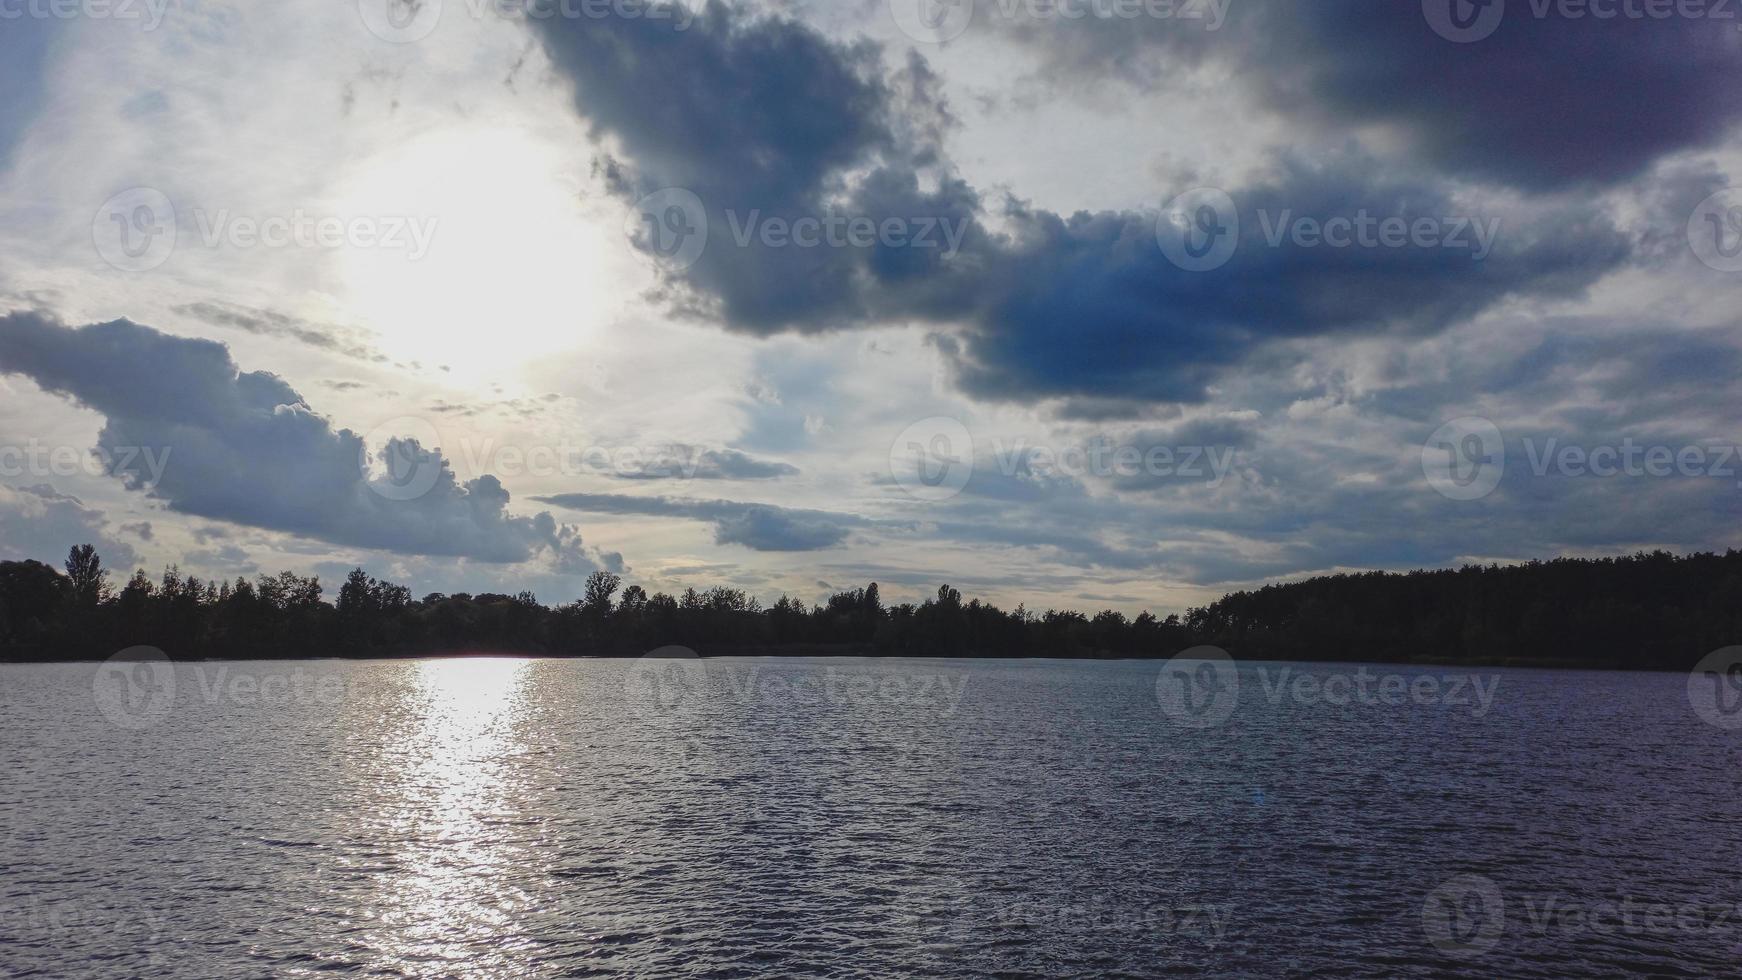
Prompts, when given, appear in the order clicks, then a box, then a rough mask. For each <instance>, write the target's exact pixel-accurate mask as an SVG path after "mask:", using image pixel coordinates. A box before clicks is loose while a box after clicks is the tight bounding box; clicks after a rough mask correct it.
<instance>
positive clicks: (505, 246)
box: [339, 129, 632, 380]
mask: <svg viewBox="0 0 1742 980" xmlns="http://www.w3.org/2000/svg"><path fill="white" fill-rule="evenodd" d="M339 198H340V203H339V207H340V208H342V209H343V210H342V211H341V212H340V213H343V214H346V215H348V216H351V217H358V216H363V217H367V218H369V219H372V220H376V221H381V222H383V223H382V224H381V227H383V228H388V227H391V222H393V221H399V220H401V219H403V220H404V221H405V223H406V230H405V231H404V232H403V236H402V237H403V243H402V245H401V247H375V248H369V247H358V246H357V245H355V244H353V245H351V246H350V247H348V248H347V249H346V250H345V253H344V256H345V257H344V260H343V262H342V265H341V268H342V273H341V281H342V283H343V288H344V289H345V294H344V296H343V300H344V302H345V303H346V304H347V307H348V309H349V310H350V312H351V313H352V315H353V316H354V317H355V318H356V320H357V322H359V323H360V324H362V325H364V326H367V327H369V328H371V329H373V330H375V331H376V332H377V333H379V334H380V336H381V343H382V345H383V347H384V348H385V349H386V352H387V353H388V355H389V356H391V357H393V358H395V359H397V360H401V361H406V362H410V361H418V362H420V363H422V364H424V365H425V366H426V367H440V366H447V367H449V368H450V369H451V371H452V373H453V374H454V375H455V376H456V377H457V378H458V379H466V380H484V379H486V378H489V379H494V378H496V377H498V376H500V374H501V373H502V372H504V371H505V370H507V369H509V368H511V367H513V366H514V365H518V364H521V363H524V362H526V361H528V360H531V359H533V358H537V357H540V356H543V355H548V354H551V353H554V352H556V351H560V350H566V349H571V348H573V347H576V346H579V345H582V344H584V343H585V342H586V341H587V340H588V338H589V337H590V336H591V335H592V334H593V333H594V332H595V331H597V330H598V329H599V327H600V326H601V325H602V324H603V323H604V322H605V321H606V320H607V319H608V318H609V317H610V316H611V315H612V313H613V311H615V310H616V308H617V307H618V306H619V305H620V304H621V302H622V301H623V299H624V298H625V297H624V295H623V290H622V285H621V284H623V283H624V282H625V277H626V275H627V274H632V273H626V271H625V270H622V269H619V268H617V266H619V265H621V264H622V263H623V261H624V257H623V254H622V253H624V252H627V248H626V247H622V248H618V247H616V246H622V245H623V243H622V242H621V241H615V242H614V241H612V240H611V237H610V235H611V233H612V232H615V233H616V235H617V237H618V238H619V239H620V238H621V235H622V231H621V226H620V223H619V225H618V226H617V227H615V228H613V227H611V225H610V223H609V222H607V221H604V220H601V218H600V216H599V215H589V214H588V213H587V212H586V210H585V208H584V207H583V202H582V199H581V193H580V187H579V185H578V183H576V182H575V181H574V180H572V179H565V176H564V171H563V167H562V165H561V163H560V162H559V157H558V154H556V153H555V152H553V151H552V150H551V148H549V147H547V146H543V145H540V144H539V143H537V142H535V141H534V140H532V139H531V138H529V137H528V136H527V135H525V134H522V133H519V132H516V131H513V130H506V129H463V130H449V131H444V132H441V133H437V134H432V135H430V136H427V137H424V138H422V139H419V140H416V141H413V142H412V143H410V144H408V145H406V146H404V147H402V148H399V149H396V150H393V151H391V152H389V153H385V154H382V155H380V156H377V157H375V158H372V159H370V160H367V161H365V162H363V163H362V164H361V165H360V166H359V167H358V169H357V170H356V172H355V173H354V174H353V175H352V176H351V177H350V178H349V179H348V180H346V181H345V182H344V184H343V186H342V189H341V192H340V195H339ZM420 227H421V228H422V229H423V232H424V234H425V236H426V237H425V241H427V250H425V251H424V253H423V254H421V255H419V254H417V252H418V249H417V247H416V245H415V244H414V243H415V241H416V238H415V235H414V232H415V231H416V230H417V229H418V228H420Z"/></svg>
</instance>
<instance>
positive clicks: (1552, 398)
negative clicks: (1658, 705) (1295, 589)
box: [0, 0, 1742, 614]
mask: <svg viewBox="0 0 1742 980" xmlns="http://www.w3.org/2000/svg"><path fill="white" fill-rule="evenodd" d="M1739 68H1742V12H1738V11H1737V10H1736V9H1735V8H1733V7H1731V6H1729V5H1723V4H1717V3H1711V4H1707V3H1701V2H1698V0H1675V2H1663V0H1593V2H1590V3H1576V2H1570V0H1488V2H1485V3H1473V2H1471V0H1421V2H1417V0H1396V2H1388V3H1385V4H1374V3H1371V2H1360V0H1317V2H1314V3H1310V4H1307V3H1298V2H1295V0H1063V2H1061V3H1057V4H1055V3H1051V2H1048V0H833V2H828V3H824V2H820V0H819V2H813V0H779V2H776V0H763V2H746V3H742V4H725V3H719V2H715V3H708V4H701V3H688V4H666V3H649V2H637V0H535V2H530V3H522V2H520V0H416V2H415V3H410V4H408V3H406V2H405V0H323V2H319V3H316V2H313V0H295V2H285V3H276V4H257V3H241V2H237V3H223V2H204V0H0V83H3V84H4V90H5V92H6V93H7V96H6V98H5V99H4V101H3V102H0V558H9V559H10V558H35V559H38V560H44V561H50V562H55V563H58V561H59V560H60V559H61V558H63V557H64V556H65V553H66V551H67V549H68V548H69V547H70V546H71V545H74V544H79V543H84V542H91V543H94V544H96V545H97V546H98V549H99V551H100V552H101V553H102V554H103V555H104V557H105V558H106V560H107V563H108V565H109V566H110V567H112V568H115V569H117V570H118V571H120V572H122V573H123V574H124V573H125V572H126V571H128V570H130V569H131V568H133V567H144V568H147V569H149V570H151V571H152V573H153V574H156V573H157V572H158V571H159V570H161V569H162V568H163V567H165V566H168V565H172V564H174V565H178V566H179V567H180V568H181V570H182V571H183V572H184V573H192V574H196V575H199V576H201V577H221V578H234V577H236V576H239V575H243V576H250V577H252V576H253V575H256V574H259V573H266V572H276V571H278V570H281V569H290V570H293V571H297V572H299V573H302V574H318V575H320V576H321V577H322V579H323V581H325V582H329V583H330V584H331V586H334V587H336V585H337V584H338V581H339V580H340V579H341V578H342V576H343V575H344V573H345V572H346V571H347V570H349V569H350V568H352V567H356V566H361V567H363V568H365V569H366V570H368V571H369V572H370V573H371V574H373V575H376V576H378V577H383V578H388V579H392V580H394V581H399V582H403V583H406V584H408V585H410V586H411V587H412V588H413V589H414V591H415V592H416V593H417V594H419V595H421V594H423V593H425V592H434V591H441V592H460V591H466V592H474V593H478V592H508V593H515V592H519V591H522V590H531V591H533V592H535V593H536V594H537V595H538V597H539V598H540V599H541V600H542V601H545V602H547V603H560V602H567V601H571V600H573V599H574V598H576V597H578V596H579V594H580V592H581V588H582V583H583V582H584V580H585V579H586V577H587V575H588V574H590V573H591V572H593V571H595V570H598V569H607V570H610V571H613V572H617V573H619V574H621V575H623V576H624V578H625V579H626V580H627V581H630V582H635V583H640V584H642V585H643V586H644V587H646V588H647V589H648V590H649V591H650V592H652V591H656V590H665V591H671V592H678V591H681V590H683V589H684V588H687V587H692V586H693V587H697V588H706V587H708V586H712V585H729V586H733V587H737V588H741V589H744V590H747V591H749V592H751V593H753V594H755V595H758V596H760V597H762V598H763V600H764V601H765V602H772V601H773V600H774V599H775V598H776V597H778V596H779V595H781V594H782V593H786V594H790V595H792V596H795V597H797V598H800V599H803V600H805V601H817V600H820V599H821V598H823V597H824V596H826V595H827V594H829V593H830V592H832V591H835V590H839V589H845V588H851V587H855V586H860V585H863V584H865V583H867V582H871V581H876V582H878V583H880V585H881V587H882V589H883V591H884V594H885V596H886V597H888V598H889V599H891V600H894V601H901V600H917V599H918V598H920V597H923V596H925V595H927V594H930V593H932V592H934V591H935V590H936V588H937V586H938V585H939V584H942V583H949V584H951V585H953V586H955V587H956V588H958V589H960V590H962V592H963V593H964V594H966V595H970V596H980V597H984V598H987V599H990V600H993V601H996V602H999V603H1000V604H1003V605H1006V606H1014V605H1016V604H1017V603H1025V604H1027V605H1028V606H1029V607H1030V608H1032V609H1044V608H1052V607H1059V608H1081V609H1098V608H1105V607H1110V608H1115V609H1120V610H1122V611H1125V612H1127V613H1133V614H1134V613H1136V612H1138V611H1141V610H1145V609H1148V610H1152V611H1155V612H1157V613H1158V614H1166V613H1169V612H1180V611H1183V610H1184V609H1186V608H1188V607H1191V606H1195V605H1202V604H1204V603H1206V602H1208V601H1211V600H1213V599H1214V598H1216V597H1218V596H1220V595H1221V594H1222V593H1224V592H1227V591H1230V590H1233V589H1239V588H1246V587H1251V586H1254V585H1256V584H1260V583H1263V582H1267V581H1276V580H1288V579H1296V578H1300V577H1304V576H1309V575H1314V574H1324V573H1331V572H1338V571H1349V570H1366V569H1394V570H1402V569H1410V568H1423V567H1428V568H1432V567H1446V566H1455V565H1458V564H1462V563H1468V562H1515V561H1525V560H1531V559H1543V558H1552V557H1555V556H1560V555H1579V556H1593V555H1608V554H1620V553H1628V552H1632V551H1635V550H1639V549H1652V548H1665V549H1669V550H1674V551H1692V550H1722V549H1724V548H1729V547H1735V546H1737V545H1738V543H1739V540H1742V524H1739V522H1738V520H1737V518H1738V517H1739V516H1742V458H1738V454H1737V451H1736V448H1735V447H1736V444H1737V442H1738V432H1737V424H1736V423H1737V419H1738V417H1739V412H1738V410H1739V409H1742V398H1739V397H1738V390H1737V384H1736V378H1737V376H1738V372H1739V368H1742V331H1739V329H1738V318H1739V315H1742V314H1739V313H1738V311H1739V310H1742V304H1739V303H1738V299H1739V298H1742V289H1739V288H1738V287H1739V286H1742V191H1735V190H1732V186H1733V175H1735V174H1738V173H1742V140H1739V138H1738V137H1739V123H1742V85H1738V84H1737V80H1738V78H1739V77H1742V75H1739V73H1738V69H1739Z"/></svg>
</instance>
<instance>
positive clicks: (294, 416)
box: [0, 313, 593, 573]
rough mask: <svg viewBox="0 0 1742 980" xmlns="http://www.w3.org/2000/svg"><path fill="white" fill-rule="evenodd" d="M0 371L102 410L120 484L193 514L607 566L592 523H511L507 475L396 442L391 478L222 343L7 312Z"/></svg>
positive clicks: (371, 542) (454, 552) (359, 446)
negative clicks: (458, 468)
mask: <svg viewBox="0 0 1742 980" xmlns="http://www.w3.org/2000/svg"><path fill="white" fill-rule="evenodd" d="M0 372H4V373H7V374H17V375H22V376H24V377H28V378H30V379H31V380H32V381H34V382H36V384H37V385H39V386H40V387H42V388H43V389H45V390H47V391H50V392H54V393H57V394H61V395H65V396H67V397H70V398H72V399H74V400H76V401H77V402H78V403H79V404H81V405H83V406H85V407H87V408H89V409H92V410H93V411H96V412H99V413H101V414H102V415H103V416H104V425H103V429H102V431H101V432H100V433H99V435H98V447H97V448H98V449H100V450H102V451H104V452H105V453H106V454H107V457H106V458H107V460H108V461H109V462H108V465H109V467H110V472H111V474H112V475H113V476H116V477H118V478H120V479H122V480H123V481H125V482H126V484H127V485H128V487H129V488H130V489H135V490H142V491H144V492H146V493H147V494H148V495H150V496H151V497H153V498H155V499H158V500H162V501H164V502H165V503H167V504H168V505H169V507H170V508H171V509H173V510H175V511H178V512H180V513H184V514H192V515H195V516H199V517H206V518H212V519H215V520H223V521H229V522H232V523H236V524H242V525H246V526H250V527H258V528H266V529H269V530H274V531H284V532H288V533H291V534H297V535H302V536H306V537H310V538H316V539H319V540H322V541H327V542H331V543H335V544H342V545H349V546H354V547H363V548H379V549H383V550H388V551H392V552H395V553H397V554H409V555H432V556H445V557H462V558H471V559H476V560H480V561H485V562H495V563H513V562H521V561H526V560H528V559H530V558H532V557H534V556H535V555H539V554H542V553H549V554H551V555H552V556H553V557H554V560H555V561H556V563H557V564H558V565H560V566H562V567H564V568H565V569H567V570H568V571H570V572H573V573H580V572H584V571H587V570H590V568H591V567H592V565H593V559H592V558H591V557H590V556H589V555H588V554H587V552H586V550H585V549H584V548H583V547H582V543H581V535H580V531H579V529H578V528H575V527H574V526H572V525H567V524H559V523H557V521H556V520H555V519H554V518H552V517H551V515H550V514H549V513H539V514H537V515H534V516H530V517H522V516H515V515H512V514H510V513H508V504H509V494H508V491H507V490H506V489H504V488H503V486H502V484H501V482H500V481H499V480H497V479H496V478H495V477H494V476H488V475H485V476H480V477H478V478H477V479H475V480H471V481H469V482H466V483H463V484H462V483H460V482H458V481H457V480H456V479H455V477H454V474H453V472H452V470H451V469H450V468H449V466H448V463H447V460H445V459H444V458H442V456H441V454H440V449H439V448H437V447H430V448H427V449H426V448H425V447H423V446H420V445H419V444H418V443H417V442H416V441H415V440H410V439H398V438H390V439H389V440H388V442H387V445H385V446H384V447H379V448H378V450H377V452H376V453H375V456H374V461H375V462H378V463H381V464H385V465H388V466H394V465H397V466H398V467H399V469H398V470H397V471H396V472H397V473H398V475H400V476H401V477H405V476H407V475H408V474H409V477H410V478H409V479H401V480H399V481H395V480H393V479H392V478H391V475H390V476H382V475H380V474H379V473H378V472H375V468H374V467H372V466H370V465H369V448H370V447H367V446H366V445H365V444H364V441H363V439H362V437H361V436H359V435H358V434H356V433H354V432H352V431H351V430H349V429H338V428H334V427H333V425H332V423H331V422H329V421H328V420H327V419H325V418H323V417H322V416H320V415H318V414H316V413H315V411H314V410H313V409H312V408H311V407H310V406H309V405H308V403H307V402H306V401H305V400H304V399H303V397H302V396H301V395H299V394H298V393H297V392H296V391H295V390H293V389H292V388H291V387H290V386H289V385H288V384H286V383H285V382H284V381H283V380H282V379H280V378H278V377H276V376H274V375H272V374H268V373H265V372H259V371H254V372H244V371H241V370H240V369H238V368H237V366H236V364H235V362H234V361H232V360H231V359H230V352H229V350H228V349H227V348H225V347H224V345H222V344H218V343H214V342H212V341H206V340H193V339H188V338H182V337H174V336H171V335H169V334H164V333H160V332H158V331H156V330H153V329H151V328H149V327H145V326H141V325H139V324H136V323H133V322H131V321H128V320H116V321H113V322H110V323H102V324H92V325H88V326H84V327H79V328H69V327H67V326H65V325H63V324H61V323H59V322H58V321H55V320H53V319H51V318H49V317H47V316H45V315H42V314H37V313H13V314H9V315H7V316H4V317H0ZM147 451H148V452H147ZM165 453H167V455H164V454H165ZM154 459H155V460H160V461H161V462H162V464H163V465H162V467H161V475H160V476H159V478H158V479H157V480H156V482H152V477H153V476H154V475H157V474H155V473H154V472H153V470H152V468H151V467H150V466H149V465H148V464H149V463H150V461H151V460H154Z"/></svg>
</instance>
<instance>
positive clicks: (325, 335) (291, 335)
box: [171, 302, 387, 363]
mask: <svg viewBox="0 0 1742 980" xmlns="http://www.w3.org/2000/svg"><path fill="white" fill-rule="evenodd" d="M171 309H172V310H173V311H174V312H176V313H180V314H181V315H183V316H189V317H193V318H194V319H196V320H200V321H203V322H205V323H209V324H211V325H213V326H217V327H227V328H229V329H232V330H241V331H243V332H246V333H251V334H254V335H256V336H260V337H277V338H281V339H285V340H294V341H296V342H297V343H299V344H307V345H309V346H310V347H316V348H319V349H321V350H325V351H331V352H332V353H334V354H340V355H343V356H345V357H351V358H356V359H357V360H361V361H371V362H375V363H384V362H386V360H387V355H385V354H383V353H381V352H380V351H378V350H376V349H375V348H374V347H373V346H371V345H370V344H369V343H368V341H366V340H364V339H363V338H362V337H360V336H358V331H354V330H346V329H344V328H342V327H334V326H326V325H322V324H316V323H310V322H309V321H307V320H304V319H302V318H300V317H294V316H286V315H285V314H283V313H274V312H273V311H271V310H256V309H251V308H249V307H246V306H237V305H236V304H234V303H211V302H200V303H183V304H181V305H179V306H174V307H171Z"/></svg>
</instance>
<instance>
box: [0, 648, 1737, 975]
mask: <svg viewBox="0 0 1742 980" xmlns="http://www.w3.org/2000/svg"><path fill="white" fill-rule="evenodd" d="M1164 666H1165V665H1164V664H1162V663H1160V662H1122V663H1080V662H1045V661H979V660H961V661H812V660H804V661H781V660H774V661H768V660H733V661H706V662H699V661H675V662H654V661H630V662H623V661H550V660H531V661H528V660H464V661H413V662H364V663H346V662H308V663H245V664H237V663H231V664H181V665H176V666H175V667H174V668H169V667H166V666H164V665H158V666H156V667H149V666H147V667H142V668H113V667H103V666H100V665H97V664H70V665H43V666H4V667H0V712H3V714H0V745H3V746H4V751H3V754H0V976H53V977H113V976H127V975H149V976H170V977H189V978H231V977H235V978H241V977H259V976H289V977H297V976H316V975H321V976H332V975H335V974H337V975H366V976H387V977H392V976H403V977H450V976H451V977H503V978H509V977H515V978H519V977H564V976H589V975H620V974H630V973H633V974H640V975H674V976H690V977H737V976H751V975H764V976H775V975H781V976H790V975H824V976H840V977H846V976H895V975H928V976H947V977H971V976H975V977H977V976H985V975H988V974H994V973H999V974H1006V975H1017V976H1085V975H1096V976H1100V975H1140V976H1164V975H1165V976H1178V975H1194V974H1204V975H1225V974H1229V973H1246V974H1256V975H1298V974H1303V973H1314V972H1318V973H1332V972H1335V973H1338V974H1352V975H1362V976H1373V977H1391V976H1409V975H1421V976H1428V975H1434V976H1446V975H1453V976H1468V977H1491V976H1496V975H1510V976H1551V975H1565V974H1567V973H1578V974H1604V975H1613V974H1618V973H1653V974H1662V975H1698V974H1711V973H1714V972H1731V971H1734V970H1735V969H1737V967H1738V963H1739V962H1742V908H1739V905H1742V885H1739V881H1742V876H1739V875H1738V871H1737V869H1738V868H1742V834H1739V833H1738V832H1737V821H1738V818H1739V817H1742V802H1739V796H1738V790H1739V789H1742V786H1739V780H1738V772H1739V769H1738V763H1739V762H1742V751H1739V749H1742V734H1738V733H1735V732H1728V731H1725V730H1723V729H1721V728H1718V727H1716V726H1714V725H1712V724H1708V723H1707V722H1706V721H1703V720H1702V718H1701V717H1700V716H1699V715H1698V714H1697V713H1696V712H1695V711H1694V710H1692V709H1691V708H1690V706H1689V701H1688V695H1687V678H1685V677H1683V676H1680V675H1655V674H1616V673H1597V672H1545V671H1524V670H1504V671H1483V672H1477V673H1476V674H1474V675H1469V674H1460V673H1459V672H1456V671H1451V670H1427V669H1409V670H1407V671H1406V672H1404V673H1402V674H1400V675H1399V676H1398V678H1397V680H1396V685H1410V684H1414V683H1415V682H1416V681H1421V682H1422V684H1423V685H1424V686H1422V687H1419V688H1417V687H1407V688H1404V689H1405V690H1409V691H1419V692H1425V693H1423V694H1421V695H1416V694H1406V695H1403V696H1389V697H1382V696H1381V695H1380V693H1379V692H1380V691H1381V690H1389V691H1391V692H1392V695H1395V693H1396V691H1397V690H1398V689H1399V687H1398V686H1393V687H1391V688H1383V689H1382V688H1381V687H1379V686H1378V685H1377V684H1372V683H1370V684H1369V685H1368V686H1367V688H1366V690H1367V692H1368V696H1367V697H1366V698H1364V699H1363V698H1361V697H1358V696H1356V694H1355V693H1354V692H1355V691H1356V690H1357V687H1356V685H1358V684H1359V683H1360V682H1359V679H1358V678H1357V677H1356V676H1355V675H1356V674H1357V671H1358V670H1359V668H1356V667H1354V666H1349V665H1328V664H1327V665H1304V666H1303V665H1295V666H1293V667H1284V666H1282V665H1242V667H1241V668H1240V671H1239V674H1238V680H1237V687H1236V688H1235V689H1233V692H1232V696H1231V697H1228V698H1227V700H1226V701H1223V702H1217V703H1214V704H1212V703H1211V702H1210V701H1208V700H1206V698H1207V697H1209V695H1208V694H1206V693H1205V691H1210V692H1211V693H1215V691H1214V690H1213V689H1212V688H1205V689H1204V690H1203V691H1198V690H1195V689H1192V688H1190V687H1188V688H1184V689H1181V690H1185V691H1186V693H1187V695H1188V697H1187V700H1186V701H1185V702H1184V704H1185V705H1186V709H1187V710H1184V711H1182V710H1181V706H1180V705H1181V702H1179V700H1178V698H1177V697H1176V696H1175V694H1176V693H1177V692H1175V691H1174V690H1173V689H1172V688H1170V685H1173V684H1175V683H1178V682H1179V678H1177V677H1170V676H1166V675H1165V674H1164ZM1366 670H1367V671H1368V672H1369V673H1371V674H1372V675H1373V676H1374V677H1376V678H1378V677H1383V676H1384V675H1385V674H1386V673H1387V672H1388V671H1394V670H1395V669H1394V668H1381V667H1372V668H1366ZM1284 671H1292V673H1284ZM1454 675H1457V676H1459V677H1463V678H1464V679H1465V683H1464V685H1462V687H1461V690H1460V691H1459V692H1458V694H1460V695H1461V696H1462V697H1461V698H1460V697H1457V696H1454V692H1453V690H1452V688H1453V682H1454V681H1455V679H1456V678H1455V677H1454ZM1302 676H1304V677H1306V678H1308V680H1307V681H1301V680H1300V678H1301V677H1302ZM171 677H173V681H171V680H170V678H171ZM1158 681H1160V682H1161V683H1160V684H1159V685H1158ZM1472 681H1473V682H1474V683H1472ZM1187 683H1188V684H1191V683H1196V680H1195V679H1189V678H1188V681H1187ZM1430 687H1431V688H1432V690H1431V691H1430V690H1429V688H1430ZM1478 691H1486V692H1487V695H1488V700H1487V701H1486V702H1484V701H1483V700H1482V699H1481V698H1480V697H1479V696H1478V694H1477V692H1478ZM1224 693H1226V692H1224ZM1219 696H1221V695H1220V694H1218V697H1219ZM1194 699H1195V700H1194ZM1460 701H1461V703H1460Z"/></svg>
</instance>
